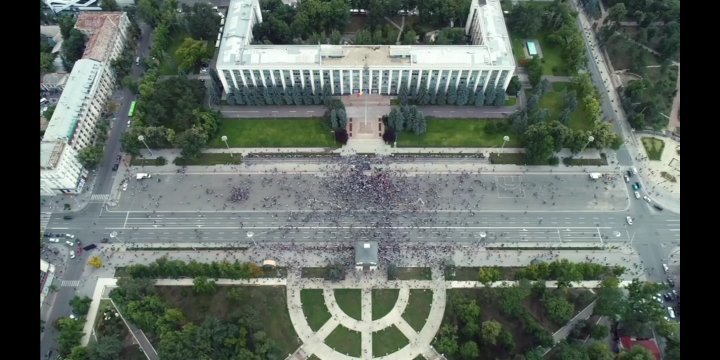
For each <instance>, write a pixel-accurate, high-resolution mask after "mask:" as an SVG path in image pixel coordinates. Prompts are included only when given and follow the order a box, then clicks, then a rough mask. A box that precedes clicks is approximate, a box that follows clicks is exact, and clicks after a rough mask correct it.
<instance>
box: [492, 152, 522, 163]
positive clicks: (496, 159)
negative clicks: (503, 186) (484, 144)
mask: <svg viewBox="0 0 720 360" xmlns="http://www.w3.org/2000/svg"><path fill="white" fill-rule="evenodd" d="M490 163H491V164H506V165H507V164H509V165H527V156H526V155H525V153H503V154H498V153H490Z"/></svg>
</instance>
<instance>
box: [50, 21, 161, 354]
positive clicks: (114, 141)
mask: <svg viewBox="0 0 720 360" xmlns="http://www.w3.org/2000/svg"><path fill="white" fill-rule="evenodd" d="M140 26H141V31H142V35H141V38H140V40H139V44H138V48H137V52H136V54H135V56H140V57H142V58H146V57H148V56H149V53H150V33H151V29H150V27H149V26H148V25H146V24H143V23H141V25H140ZM141 74H142V70H141V69H140V67H138V66H136V65H133V68H132V72H131V75H132V77H133V78H135V79H138V78H139V77H140V75H141ZM120 91H121V93H122V99H123V100H122V102H121V105H120V107H119V109H118V113H117V115H116V120H115V121H114V123H113V124H112V129H111V131H110V136H109V137H108V140H107V142H106V144H107V145H106V147H105V154H104V155H103V159H102V161H101V162H100V164H101V165H100V166H99V167H98V169H97V172H96V175H95V176H96V179H95V185H94V188H93V194H109V193H110V189H111V187H112V184H113V178H114V175H115V172H113V171H112V166H113V164H115V163H116V162H117V161H116V158H117V156H118V155H120V154H121V152H120V137H121V136H122V134H123V133H124V132H125V130H126V129H127V127H128V126H127V121H128V116H127V114H128V111H129V110H130V103H131V102H132V101H133V100H134V99H135V96H134V95H133V94H132V93H131V92H130V91H129V90H127V89H122V90H120ZM99 211H100V206H99V204H90V205H88V206H87V207H86V208H85V209H83V210H82V211H80V212H79V213H76V214H75V215H74V216H76V217H77V218H79V219H83V218H92V217H95V216H97V214H98V213H99ZM55 217H58V218H60V219H62V214H55V215H54V217H53V218H55ZM53 218H51V222H52V219H53ZM56 220H57V219H56ZM46 231H54V230H53V229H52V228H51V227H48V228H47V230H46ZM73 233H74V234H76V235H77V236H78V238H81V239H83V240H85V241H86V242H90V239H93V240H95V239H97V237H96V236H94V235H95V234H96V233H95V230H94V229H92V228H86V229H82V231H76V232H73ZM62 255H64V257H65V258H66V259H67V261H66V262H64V263H62V264H60V263H57V262H54V264H55V265H56V266H57V268H58V269H59V270H63V273H62V274H60V273H58V274H56V277H58V278H59V279H65V280H77V279H79V278H80V275H81V274H82V271H83V268H84V267H85V263H86V262H87V258H88V255H87V254H83V255H81V256H78V257H76V258H75V259H73V260H70V259H69V255H68V252H67V251H65V252H64V253H62ZM75 290H76V289H75V288H74V287H72V286H61V287H60V289H59V290H58V292H57V293H56V294H55V297H54V301H53V303H52V304H51V305H50V306H51V309H50V310H49V312H50V315H49V316H48V319H47V321H46V326H45V331H44V332H43V333H42V334H41V336H40V358H41V359H44V357H45V354H46V353H47V352H48V350H50V349H52V350H53V353H54V354H57V353H58V351H57V335H58V333H57V330H56V329H55V327H54V326H53V325H52V324H53V323H54V322H55V320H57V319H58V318H60V317H63V316H68V315H70V313H71V312H72V309H71V307H70V305H69V302H70V300H71V299H72V298H73V296H75Z"/></svg>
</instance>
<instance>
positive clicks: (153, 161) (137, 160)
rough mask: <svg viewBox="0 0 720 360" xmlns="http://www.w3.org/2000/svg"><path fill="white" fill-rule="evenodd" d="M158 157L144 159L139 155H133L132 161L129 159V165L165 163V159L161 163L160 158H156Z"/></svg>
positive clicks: (159, 164)
mask: <svg viewBox="0 0 720 360" xmlns="http://www.w3.org/2000/svg"><path fill="white" fill-rule="evenodd" d="M158 159H159V158H155V159H145V158H140V157H133V159H132V161H130V165H132V166H163V165H165V164H166V163H167V160H165V162H164V163H162V160H158Z"/></svg>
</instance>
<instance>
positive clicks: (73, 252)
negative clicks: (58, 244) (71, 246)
mask: <svg viewBox="0 0 720 360" xmlns="http://www.w3.org/2000/svg"><path fill="white" fill-rule="evenodd" d="M70 258H71V259H74V258H75V251H74V250H70Z"/></svg>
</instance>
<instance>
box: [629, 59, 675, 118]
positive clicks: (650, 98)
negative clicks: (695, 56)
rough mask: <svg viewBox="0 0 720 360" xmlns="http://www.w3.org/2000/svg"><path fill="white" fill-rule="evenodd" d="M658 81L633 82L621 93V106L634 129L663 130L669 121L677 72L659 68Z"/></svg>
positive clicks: (665, 67)
mask: <svg viewBox="0 0 720 360" xmlns="http://www.w3.org/2000/svg"><path fill="white" fill-rule="evenodd" d="M659 77H660V81H650V80H649V79H647V78H643V79H641V80H634V81H631V82H630V84H628V86H627V87H625V88H624V89H623V91H622V95H623V96H622V99H621V102H622V106H623V109H624V110H625V113H626V115H627V118H628V122H629V123H630V125H631V126H632V127H633V128H634V129H639V130H643V129H646V128H651V129H655V130H660V129H663V128H665V127H666V126H667V124H668V121H669V119H668V118H667V117H666V116H665V115H667V114H669V113H670V108H671V107H672V100H673V98H674V97H675V94H676V92H677V88H676V82H677V71H676V69H674V68H671V67H670V66H667V65H663V66H662V67H661V68H660V74H659Z"/></svg>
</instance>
